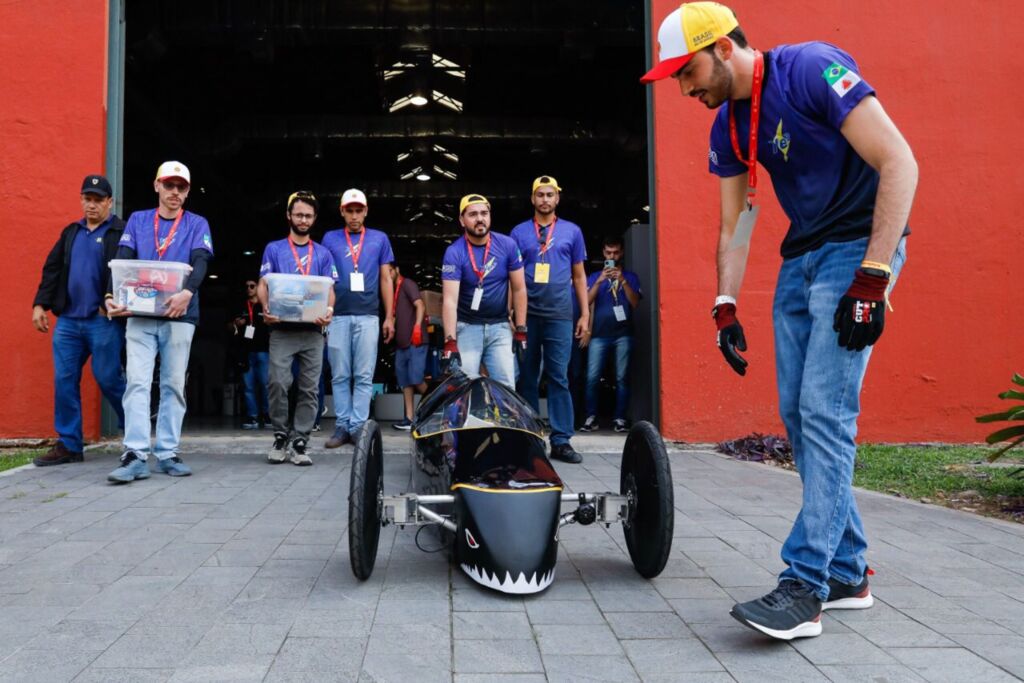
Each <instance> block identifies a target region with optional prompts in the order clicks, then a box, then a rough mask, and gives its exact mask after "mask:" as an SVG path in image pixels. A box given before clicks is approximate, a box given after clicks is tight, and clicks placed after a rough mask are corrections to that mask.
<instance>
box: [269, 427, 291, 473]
mask: <svg viewBox="0 0 1024 683" xmlns="http://www.w3.org/2000/svg"><path fill="white" fill-rule="evenodd" d="M287 459H288V435H287V434H284V433H282V432H274V445H273V446H271V447H270V452H269V453H267V462H269V463H270V464H271V465H280V464H281V463H283V462H284V461H285V460H287Z"/></svg>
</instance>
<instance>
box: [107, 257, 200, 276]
mask: <svg viewBox="0 0 1024 683" xmlns="http://www.w3.org/2000/svg"><path fill="white" fill-rule="evenodd" d="M107 265H108V266H110V267H111V268H150V269H155V270H161V269H162V270H180V271H182V272H185V273H191V272H192V266H190V265H189V264H187V263H181V262H179V261H143V260H140V259H114V260H112V261H110V263H108V264H107Z"/></svg>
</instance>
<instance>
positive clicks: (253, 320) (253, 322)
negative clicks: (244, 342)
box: [245, 299, 256, 325]
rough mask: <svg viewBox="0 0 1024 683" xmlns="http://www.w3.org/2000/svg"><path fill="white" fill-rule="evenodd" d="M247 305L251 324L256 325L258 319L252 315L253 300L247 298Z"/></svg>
mask: <svg viewBox="0 0 1024 683" xmlns="http://www.w3.org/2000/svg"><path fill="white" fill-rule="evenodd" d="M245 305H246V306H248V307H249V324H250V325H255V324H256V319H255V318H253V317H252V302H251V301H249V300H248V299H246V300H245Z"/></svg>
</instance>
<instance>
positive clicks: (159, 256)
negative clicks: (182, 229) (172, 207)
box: [153, 211, 185, 261]
mask: <svg viewBox="0 0 1024 683" xmlns="http://www.w3.org/2000/svg"><path fill="white" fill-rule="evenodd" d="M184 215H185V212H184V211H178V215H177V216H175V217H174V222H173V223H171V231H170V232H168V233H167V237H165V238H164V241H163V244H161V243H160V212H159V211H154V212H153V246H154V247H155V248H156V260H157V261H163V260H164V254H166V253H167V250H168V249H169V248H170V246H171V243H172V242H174V233H176V232H178V224H179V223H181V217H182V216H184Z"/></svg>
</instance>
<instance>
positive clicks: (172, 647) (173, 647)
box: [95, 626, 204, 668]
mask: <svg viewBox="0 0 1024 683" xmlns="http://www.w3.org/2000/svg"><path fill="white" fill-rule="evenodd" d="M203 632H204V630H203V629H201V628H195V627H191V626H164V627H155V628H153V629H151V630H149V631H148V632H146V633H139V632H137V631H136V632H132V633H128V634H125V635H123V636H121V637H120V638H119V639H118V640H117V642H115V643H114V644H113V645H111V646H110V647H109V648H108V649H107V650H106V651H105V652H103V653H102V654H101V655H100V656H99V657H97V658H96V661H95V666H97V667H103V668H134V667H143V668H174V667H176V666H178V665H179V664H180V663H181V660H182V659H183V658H184V657H185V656H187V655H188V653H189V652H190V651H191V650H192V648H193V647H195V645H196V643H198V642H199V641H200V639H201V638H202V637H203ZM154 644H155V647H154Z"/></svg>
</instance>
